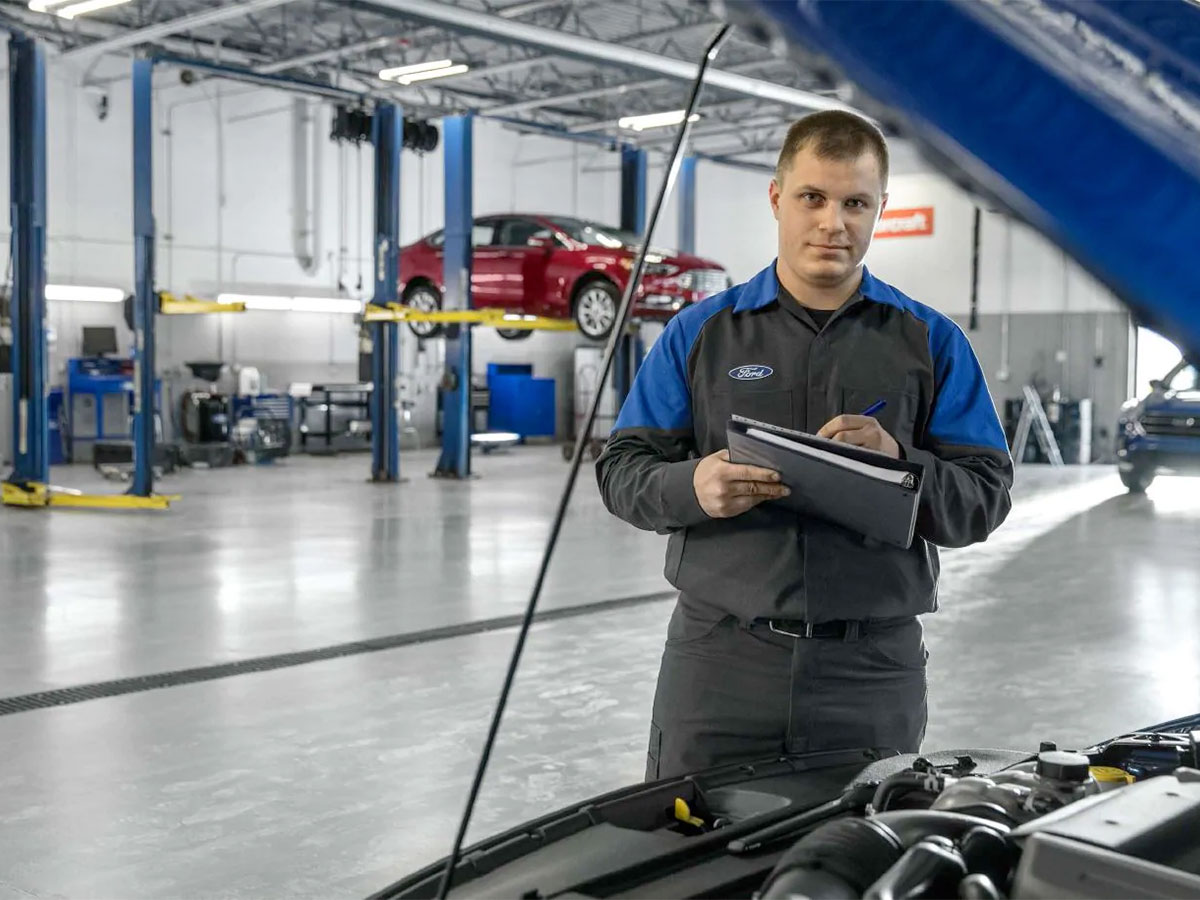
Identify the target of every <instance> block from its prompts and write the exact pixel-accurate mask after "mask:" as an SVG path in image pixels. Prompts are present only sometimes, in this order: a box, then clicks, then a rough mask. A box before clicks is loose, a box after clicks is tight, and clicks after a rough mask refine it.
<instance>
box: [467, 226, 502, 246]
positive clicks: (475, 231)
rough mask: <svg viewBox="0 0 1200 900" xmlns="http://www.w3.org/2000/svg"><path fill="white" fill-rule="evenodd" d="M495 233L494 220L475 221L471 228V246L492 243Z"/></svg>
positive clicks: (489, 244)
mask: <svg viewBox="0 0 1200 900" xmlns="http://www.w3.org/2000/svg"><path fill="white" fill-rule="evenodd" d="M495 233H496V223H495V222H490V221H489V222H476V223H475V225H474V227H473V228H471V246H472V247H490V246H491V245H492V237H493V236H494V235H495Z"/></svg>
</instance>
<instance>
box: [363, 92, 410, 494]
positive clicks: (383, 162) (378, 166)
mask: <svg viewBox="0 0 1200 900" xmlns="http://www.w3.org/2000/svg"><path fill="white" fill-rule="evenodd" d="M403 128H404V116H403V115H402V113H401V111H400V108H399V107H398V106H396V105H395V104H392V103H385V104H380V105H379V106H377V107H376V108H375V116H374V119H373V122H372V140H373V141H374V144H375V299H374V302H375V304H376V305H377V306H383V307H386V306H387V305H388V304H389V303H395V302H396V281H397V279H398V278H399V277H400V269H399V259H400V250H399V243H400V148H401V146H402V144H403V140H404V134H403ZM371 331H372V332H373V333H372V335H371V338H372V340H371V344H372V350H371V380H372V382H373V383H374V390H373V391H372V392H371V480H372V481H399V480H400V427H399V423H398V421H397V419H396V376H397V374H398V371H399V364H400V326H399V324H398V323H396V322H375V323H373V324H372V325H371Z"/></svg>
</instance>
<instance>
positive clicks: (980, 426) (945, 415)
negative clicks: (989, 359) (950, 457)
mask: <svg viewBox="0 0 1200 900" xmlns="http://www.w3.org/2000/svg"><path fill="white" fill-rule="evenodd" d="M929 343H930V352H931V353H932V355H933V364H934V378H935V380H936V384H937V388H936V393H935V395H934V402H933V413H932V416H931V417H930V420H929V435H930V437H932V438H934V439H935V440H936V441H937V442H938V443H940V444H945V445H951V446H958V447H987V448H989V449H992V450H999V451H1001V452H1003V453H1006V454H1007V452H1008V441H1007V440H1005V437H1004V429H1003V428H1002V427H1001V426H1000V419H999V418H998V417H997V415H996V406H995V404H994V403H993V402H992V397H991V394H989V393H988V387H987V381H986V379H985V378H984V376H983V369H982V368H981V367H980V365H979V360H978V359H976V358H975V351H974V350H972V349H971V344H970V342H969V341H968V340H967V336H966V335H965V334H963V333H962V329H960V328H959V327H958V326H957V325H955V324H954V323H953V322H951V321H950V320H948V319H944V320H941V321H940V322H937V323H931V328H930V334H929Z"/></svg>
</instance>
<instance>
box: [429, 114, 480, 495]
mask: <svg viewBox="0 0 1200 900" xmlns="http://www.w3.org/2000/svg"><path fill="white" fill-rule="evenodd" d="M471 134H472V117H471V116H470V115H465V116H451V117H448V118H446V119H445V120H444V123H443V126H442V140H443V141H444V142H445V179H446V230H445V234H446V240H445V245H444V247H443V254H444V255H443V257H442V258H443V267H444V281H445V285H446V293H445V296H444V297H443V299H442V307H443V308H444V309H447V310H450V309H470V308H471V225H472V221H473V218H474V216H473V213H472V209H471V207H472V173H471V152H472V140H471ZM434 475H439V476H442V477H446V478H468V477H470V475H471V330H470V328H468V327H466V326H463V327H459V326H450V327H448V328H447V329H446V373H445V376H444V377H443V379H442V454H441V456H440V457H439V458H438V464H437V469H436V470H435V471H434Z"/></svg>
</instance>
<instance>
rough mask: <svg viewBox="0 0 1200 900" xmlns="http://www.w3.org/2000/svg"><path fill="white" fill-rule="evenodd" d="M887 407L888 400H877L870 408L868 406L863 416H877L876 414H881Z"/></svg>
mask: <svg viewBox="0 0 1200 900" xmlns="http://www.w3.org/2000/svg"><path fill="white" fill-rule="evenodd" d="M885 406H887V401H886V400H876V401H875V402H874V403H872V404H871V405H870V406H868V407H867V408H866V409H864V410H863V415H864V416H873V415H875V413H877V412H879V411H880V410H881V409H883V408H884V407H885Z"/></svg>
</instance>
